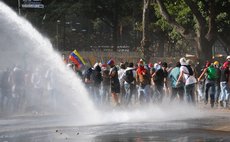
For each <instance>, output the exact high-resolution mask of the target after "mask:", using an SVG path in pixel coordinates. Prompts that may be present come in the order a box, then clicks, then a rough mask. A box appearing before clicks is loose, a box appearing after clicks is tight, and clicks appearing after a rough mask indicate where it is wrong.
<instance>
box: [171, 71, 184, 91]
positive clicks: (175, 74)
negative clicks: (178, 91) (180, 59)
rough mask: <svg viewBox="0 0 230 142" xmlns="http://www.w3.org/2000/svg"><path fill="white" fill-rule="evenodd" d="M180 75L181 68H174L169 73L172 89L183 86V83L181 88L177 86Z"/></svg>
mask: <svg viewBox="0 0 230 142" xmlns="http://www.w3.org/2000/svg"><path fill="white" fill-rule="evenodd" d="M179 75H180V68H179V67H175V68H173V69H172V70H171V72H170V73H169V75H168V77H169V80H170V82H171V86H172V88H177V87H181V86H183V83H181V84H180V85H179V86H176V82H177V79H178V77H179Z"/></svg>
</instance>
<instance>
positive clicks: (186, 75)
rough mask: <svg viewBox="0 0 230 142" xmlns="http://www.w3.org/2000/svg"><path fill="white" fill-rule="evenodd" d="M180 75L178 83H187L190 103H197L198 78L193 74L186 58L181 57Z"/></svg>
mask: <svg viewBox="0 0 230 142" xmlns="http://www.w3.org/2000/svg"><path fill="white" fill-rule="evenodd" d="M180 64H181V67H180V76H179V78H178V79H177V83H176V84H177V85H178V84H180V82H181V81H183V82H184V83H185V95H186V97H187V101H188V102H189V103H192V104H195V84H196V82H197V81H196V78H195V77H194V75H193V71H192V68H191V67H190V66H189V65H188V64H187V63H186V59H185V58H181V59H180Z"/></svg>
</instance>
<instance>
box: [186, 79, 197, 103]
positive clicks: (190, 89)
mask: <svg viewBox="0 0 230 142" xmlns="http://www.w3.org/2000/svg"><path fill="white" fill-rule="evenodd" d="M185 94H186V97H187V101H188V103H193V104H195V83H194V84H189V85H185Z"/></svg>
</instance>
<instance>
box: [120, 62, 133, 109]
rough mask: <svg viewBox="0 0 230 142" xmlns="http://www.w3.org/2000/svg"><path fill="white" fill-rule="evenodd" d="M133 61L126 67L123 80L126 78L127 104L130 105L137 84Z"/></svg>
mask: <svg viewBox="0 0 230 142" xmlns="http://www.w3.org/2000/svg"><path fill="white" fill-rule="evenodd" d="M133 66H134V65H133V63H129V65H128V67H127V68H126V69H125V71H124V73H123V75H122V77H121V78H122V80H124V88H125V105H129V104H130V102H131V98H132V95H133V92H134V89H135V86H136V80H135V74H136V72H135V70H134V68H133Z"/></svg>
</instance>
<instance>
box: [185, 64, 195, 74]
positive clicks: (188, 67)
mask: <svg viewBox="0 0 230 142" xmlns="http://www.w3.org/2000/svg"><path fill="white" fill-rule="evenodd" d="M183 66H185V67H186V68H187V69H188V74H189V75H190V76H192V75H193V74H194V73H193V70H192V67H191V66H190V65H183Z"/></svg>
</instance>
